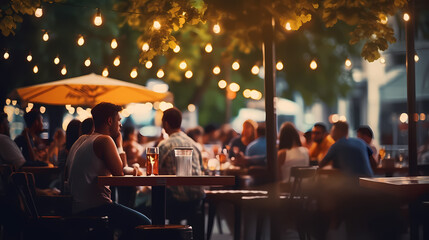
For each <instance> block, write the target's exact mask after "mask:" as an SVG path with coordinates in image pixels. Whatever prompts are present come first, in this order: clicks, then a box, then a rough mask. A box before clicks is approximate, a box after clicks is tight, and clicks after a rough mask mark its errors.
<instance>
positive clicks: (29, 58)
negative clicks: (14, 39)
mask: <svg viewBox="0 0 429 240" xmlns="http://www.w3.org/2000/svg"><path fill="white" fill-rule="evenodd" d="M31 60H33V56H31V53H30V54H28V56H27V61H29V62H31Z"/></svg>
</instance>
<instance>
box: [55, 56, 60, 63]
mask: <svg viewBox="0 0 429 240" xmlns="http://www.w3.org/2000/svg"><path fill="white" fill-rule="evenodd" d="M59 63H60V58H59V57H58V56H56V57H55V58H54V64H55V65H58V64H59Z"/></svg>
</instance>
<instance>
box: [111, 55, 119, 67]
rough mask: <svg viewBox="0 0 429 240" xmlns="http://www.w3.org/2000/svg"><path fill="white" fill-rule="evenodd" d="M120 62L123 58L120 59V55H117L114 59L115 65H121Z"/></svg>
mask: <svg viewBox="0 0 429 240" xmlns="http://www.w3.org/2000/svg"><path fill="white" fill-rule="evenodd" d="M119 64H121V60H119V56H117V57H116V58H115V60H113V65H115V67H117V66H119Z"/></svg>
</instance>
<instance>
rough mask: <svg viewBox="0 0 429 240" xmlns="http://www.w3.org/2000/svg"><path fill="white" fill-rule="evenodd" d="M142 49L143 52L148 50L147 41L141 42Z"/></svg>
mask: <svg viewBox="0 0 429 240" xmlns="http://www.w3.org/2000/svg"><path fill="white" fill-rule="evenodd" d="M142 50H143V52H147V51H149V44H148V43H143V46H142Z"/></svg>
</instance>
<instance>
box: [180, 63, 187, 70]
mask: <svg viewBox="0 0 429 240" xmlns="http://www.w3.org/2000/svg"><path fill="white" fill-rule="evenodd" d="M187 66H188V64H186V62H185V61H182V62H180V64H179V67H180V69H185V68H186V67H187Z"/></svg>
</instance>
